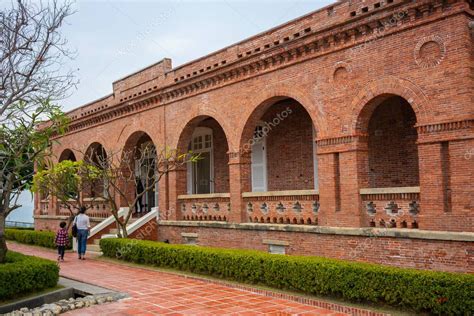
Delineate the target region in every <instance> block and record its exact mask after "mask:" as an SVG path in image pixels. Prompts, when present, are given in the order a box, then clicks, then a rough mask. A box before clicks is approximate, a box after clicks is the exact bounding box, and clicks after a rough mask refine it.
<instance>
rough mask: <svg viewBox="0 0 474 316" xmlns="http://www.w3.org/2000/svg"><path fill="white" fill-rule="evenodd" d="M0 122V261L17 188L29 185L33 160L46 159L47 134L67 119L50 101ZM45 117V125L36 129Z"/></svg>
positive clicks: (59, 129)
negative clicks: (5, 231)
mask: <svg viewBox="0 0 474 316" xmlns="http://www.w3.org/2000/svg"><path fill="white" fill-rule="evenodd" d="M17 110H18V111H19V112H21V113H22V115H19V116H15V117H12V119H10V120H9V121H8V124H7V123H3V124H0V263H2V262H4V259H5V255H6V252H7V247H6V243H5V239H4V229H5V220H6V218H7V216H8V215H9V214H10V213H11V212H12V211H14V210H15V209H17V208H19V207H20V206H21V205H20V204H19V203H18V198H19V197H20V194H21V192H23V191H24V190H28V189H30V187H31V183H32V179H33V174H34V169H35V163H36V164H37V165H38V166H42V165H45V164H46V163H47V161H48V160H49V157H50V153H49V151H48V149H49V148H50V147H51V137H52V136H53V135H56V134H58V133H63V132H64V130H65V128H66V126H67V123H68V119H67V118H66V116H65V115H64V114H63V113H62V112H61V110H60V108H59V107H58V106H56V105H53V104H51V103H50V102H48V101H47V102H44V103H42V104H40V105H39V106H37V107H36V108H35V110H34V112H31V111H24V110H23V107H22V105H21V104H20V105H18V106H17ZM45 118H47V119H48V120H49V123H48V125H47V126H43V127H42V128H41V129H38V128H37V127H38V124H39V123H40V122H42V121H43V120H44V119H45Z"/></svg>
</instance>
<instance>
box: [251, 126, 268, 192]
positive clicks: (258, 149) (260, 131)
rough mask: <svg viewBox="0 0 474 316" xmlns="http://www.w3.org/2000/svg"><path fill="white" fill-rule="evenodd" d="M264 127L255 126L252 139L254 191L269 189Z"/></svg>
mask: <svg viewBox="0 0 474 316" xmlns="http://www.w3.org/2000/svg"><path fill="white" fill-rule="evenodd" d="M266 136H267V135H266V134H265V130H264V127H263V126H262V125H258V126H257V127H255V130H254V133H253V140H252V157H251V161H252V192H265V191H267V153H266V151H265V149H266Z"/></svg>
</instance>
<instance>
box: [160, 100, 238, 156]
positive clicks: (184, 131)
mask: <svg viewBox="0 0 474 316" xmlns="http://www.w3.org/2000/svg"><path fill="white" fill-rule="evenodd" d="M197 112H198V114H196V115H193V116H192V117H191V116H190V117H188V118H187V119H183V120H182V121H181V122H180V125H179V126H178V127H177V128H176V131H177V133H175V134H174V135H173V138H172V139H171V140H170V141H169V142H168V146H169V147H171V148H176V149H178V151H181V150H184V151H187V145H188V144H187V143H186V140H189V139H191V135H192V133H193V131H194V128H196V126H198V125H199V123H200V122H201V121H203V120H204V119H206V118H212V119H214V120H215V121H216V122H217V124H219V126H220V128H221V129H222V130H223V131H224V135H225V138H226V141H227V145H228V147H229V149H230V148H231V139H230V138H229V133H228V130H229V127H227V125H225V124H224V122H227V121H229V120H228V118H227V119H226V118H225V117H222V115H221V114H218V113H217V111H215V110H213V111H208V109H207V108H206V109H202V108H199V109H198V111H197Z"/></svg>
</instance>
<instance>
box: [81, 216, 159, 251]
mask: <svg viewBox="0 0 474 316" xmlns="http://www.w3.org/2000/svg"><path fill="white" fill-rule="evenodd" d="M127 212H128V208H125V207H124V208H121V209H120V210H119V216H120V217H123V216H125V215H126V214H127ZM156 218H158V208H157V207H156V208H153V209H152V210H151V211H150V212H149V213H147V214H145V215H144V216H142V217H140V218H133V217H132V218H130V221H129V223H128V225H127V233H128V235H129V236H131V235H132V234H133V233H134V232H136V231H137V230H139V229H140V228H141V227H143V226H144V225H145V224H147V223H149V222H150V221H151V220H154V219H156ZM113 226H116V224H115V218H114V217H113V216H109V217H108V218H106V219H105V220H103V221H102V222H100V223H99V224H98V225H96V226H94V227H93V228H92V229H91V233H90V235H89V237H88V241H87V251H91V252H96V253H101V249H100V240H101V239H102V238H117V237H118V236H117V235H118V229H117V228H115V227H113ZM74 244H75V243H74ZM75 245H76V244H75Z"/></svg>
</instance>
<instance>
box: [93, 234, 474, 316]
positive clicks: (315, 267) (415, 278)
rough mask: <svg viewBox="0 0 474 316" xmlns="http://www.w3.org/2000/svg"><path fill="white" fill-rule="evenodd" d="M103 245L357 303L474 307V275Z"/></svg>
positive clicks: (153, 261) (119, 242) (129, 257)
mask: <svg viewBox="0 0 474 316" xmlns="http://www.w3.org/2000/svg"><path fill="white" fill-rule="evenodd" d="M100 247H101V249H102V252H103V253H104V255H105V256H107V257H112V258H120V259H122V260H125V261H130V262H135V263H141V264H149V265H154V266H159V267H169V268H174V269H178V270H183V271H190V272H194V273H199V274H206V275H211V276H214V277H219V278H224V279H229V280H235V281H239V282H246V283H253V284H262V285H266V286H270V287H274V288H279V289H285V290H291V291H298V292H303V293H306V294H314V295H327V296H332V297H340V298H343V299H346V300H349V301H353V302H372V303H381V304H388V305H391V306H394V307H402V308H406V309H411V310H414V311H417V312H422V311H428V312H431V313H434V314H443V315H454V314H456V315H462V314H466V315H467V314H468V313H469V312H472V311H473V310H474V301H473V299H472V293H474V275H468V274H455V273H445V272H434V271H420V270H414V269H402V268H394V267H388V266H382V265H375V264H367V263H356V262H349V261H342V260H336V259H327V258H319V257H302V256H281V255H272V254H268V253H264V252H259V251H253V250H237V249H219V248H209V247H196V246H188V245H169V244H164V243H158V242H152V241H142V240H130V239H109V238H107V239H101V241H100Z"/></svg>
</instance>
